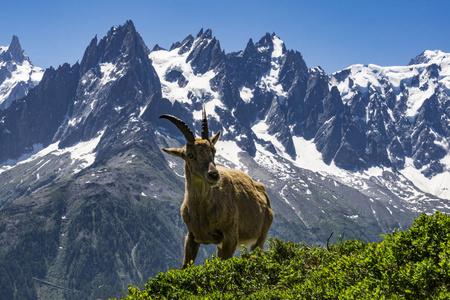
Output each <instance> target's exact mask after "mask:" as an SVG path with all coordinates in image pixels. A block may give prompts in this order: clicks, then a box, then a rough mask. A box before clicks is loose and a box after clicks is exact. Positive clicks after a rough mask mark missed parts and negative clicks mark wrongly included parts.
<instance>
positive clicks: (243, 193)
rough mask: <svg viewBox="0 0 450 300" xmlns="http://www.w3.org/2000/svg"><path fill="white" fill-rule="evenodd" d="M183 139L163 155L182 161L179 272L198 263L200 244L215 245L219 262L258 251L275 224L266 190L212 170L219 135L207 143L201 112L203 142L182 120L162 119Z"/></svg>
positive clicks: (244, 178) (221, 169) (243, 178)
mask: <svg viewBox="0 0 450 300" xmlns="http://www.w3.org/2000/svg"><path fill="white" fill-rule="evenodd" d="M160 118H163V119H167V120H169V121H171V122H172V123H174V124H175V125H176V126H177V127H178V129H179V130H180V131H181V132H182V133H183V135H184V137H185V138H186V140H187V144H186V145H185V146H184V147H183V148H181V149H177V148H170V149H165V148H163V149H162V150H163V151H165V152H166V153H168V154H170V155H174V156H178V157H181V158H182V159H184V162H185V164H184V167H185V175H186V192H185V195H184V201H183V204H182V205H181V217H182V218H183V221H184V223H185V224H186V227H187V229H188V233H187V235H186V239H185V244H184V260H183V266H182V268H183V269H184V268H186V266H187V265H188V264H189V263H190V262H191V261H194V260H195V258H196V257H197V253H198V250H199V248H200V244H215V245H216V246H217V256H218V257H219V258H222V259H227V258H230V257H232V256H233V254H234V251H235V250H236V248H238V247H240V246H241V245H245V246H246V247H250V246H251V249H252V250H253V249H254V248H256V247H260V248H262V247H263V245H264V242H265V240H266V236H267V233H268V231H269V228H270V225H271V224H272V220H273V212H272V209H271V207H270V200H269V197H268V196H267V194H266V192H265V188H264V185H263V184H261V183H259V182H256V181H254V180H253V179H252V178H250V177H249V176H248V175H247V174H245V173H243V172H241V171H238V170H232V169H228V168H225V167H220V166H216V164H215V162H214V156H215V154H216V149H215V148H214V145H215V144H216V143H217V141H218V140H219V136H220V131H218V132H217V133H216V134H215V135H214V136H213V137H211V138H209V131H208V121H207V120H206V112H205V108H204V107H203V120H202V132H201V135H202V137H201V138H195V136H194V134H193V133H192V131H191V130H190V129H189V127H188V126H187V125H186V123H185V122H183V121H182V120H180V119H178V118H176V117H174V116H171V115H162V116H160Z"/></svg>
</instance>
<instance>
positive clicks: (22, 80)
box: [0, 35, 44, 109]
mask: <svg viewBox="0 0 450 300" xmlns="http://www.w3.org/2000/svg"><path fill="white" fill-rule="evenodd" d="M43 74H44V71H43V70H42V69H41V68H39V67H35V66H33V65H32V63H31V61H30V59H29V58H28V57H27V56H26V55H25V52H24V51H23V50H22V47H21V46H20V43H19V38H18V37H17V36H15V35H14V36H13V38H12V41H11V44H10V45H9V46H7V47H0V109H5V108H8V107H9V106H10V105H11V103H12V102H13V101H14V100H17V99H19V98H22V97H23V96H25V95H26V94H27V93H28V90H29V89H31V88H33V87H35V86H36V85H37V84H38V83H39V81H40V80H41V78H42V75H43Z"/></svg>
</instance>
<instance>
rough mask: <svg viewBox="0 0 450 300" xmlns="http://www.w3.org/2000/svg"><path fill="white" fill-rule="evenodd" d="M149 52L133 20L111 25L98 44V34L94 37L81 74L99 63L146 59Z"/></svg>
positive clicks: (85, 54)
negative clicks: (119, 24) (114, 25)
mask: <svg viewBox="0 0 450 300" xmlns="http://www.w3.org/2000/svg"><path fill="white" fill-rule="evenodd" d="M149 53H150V50H149V49H148V48H147V46H146V45H145V43H144V41H143V40H142V38H141V36H140V35H139V33H137V31H136V28H135V27H134V24H133V22H132V21H127V22H126V23H125V24H124V25H121V26H116V27H111V29H110V30H109V32H108V33H107V34H106V35H105V36H104V37H103V38H102V39H101V40H100V42H98V44H97V36H95V37H94V38H93V39H92V41H91V43H90V44H89V46H88V47H87V48H86V51H85V53H84V56H83V59H82V61H81V74H84V73H85V72H86V71H88V70H89V69H90V68H93V67H95V66H96V65H97V64H99V63H106V62H110V63H116V62H117V61H119V60H121V61H126V60H130V59H134V60H136V59H137V60H138V59H146V57H148V54H149Z"/></svg>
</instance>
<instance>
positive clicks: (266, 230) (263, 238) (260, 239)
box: [251, 211, 273, 250]
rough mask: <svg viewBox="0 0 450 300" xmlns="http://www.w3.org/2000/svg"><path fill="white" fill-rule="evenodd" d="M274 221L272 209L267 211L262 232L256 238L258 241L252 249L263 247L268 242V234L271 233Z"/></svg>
mask: <svg viewBox="0 0 450 300" xmlns="http://www.w3.org/2000/svg"><path fill="white" fill-rule="evenodd" d="M272 221H273V213H272V212H271V211H268V212H267V215H266V219H265V221H264V225H263V227H262V230H261V234H260V236H259V237H258V239H257V240H256V243H255V244H254V245H253V246H252V247H251V250H255V249H256V248H261V249H263V247H264V243H265V242H266V238H267V234H268V233H269V229H270V226H271V225H272Z"/></svg>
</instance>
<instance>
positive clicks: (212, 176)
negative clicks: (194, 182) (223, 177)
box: [208, 162, 220, 186]
mask: <svg viewBox="0 0 450 300" xmlns="http://www.w3.org/2000/svg"><path fill="white" fill-rule="evenodd" d="M219 179H220V174H219V171H218V170H217V168H216V166H215V165H214V163H212V162H210V163H209V166H208V182H209V183H210V184H211V185H212V186H215V185H216V184H217V183H218V182H219Z"/></svg>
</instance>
